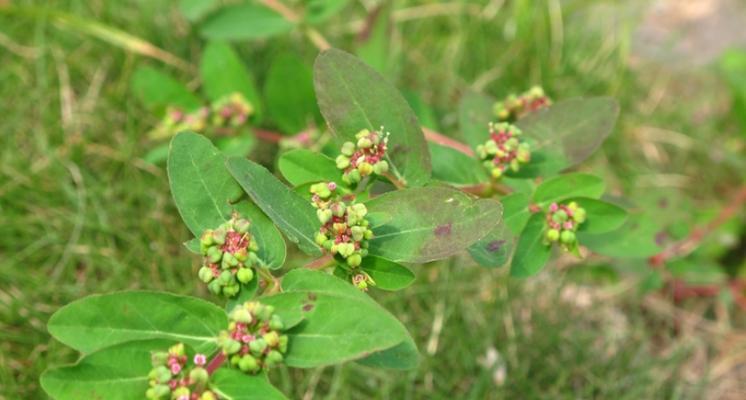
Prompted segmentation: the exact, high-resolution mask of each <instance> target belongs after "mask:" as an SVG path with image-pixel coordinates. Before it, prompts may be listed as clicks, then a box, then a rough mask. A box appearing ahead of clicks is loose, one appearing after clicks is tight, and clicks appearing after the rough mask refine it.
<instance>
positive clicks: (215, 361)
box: [205, 350, 225, 375]
mask: <svg viewBox="0 0 746 400" xmlns="http://www.w3.org/2000/svg"><path fill="white" fill-rule="evenodd" d="M224 362H225V353H223V351H222V350H221V351H220V352H219V353H218V354H217V355H215V357H213V358H212V360H210V362H209V363H207V367H206V368H205V369H206V370H207V373H208V374H210V375H212V373H213V372H215V370H216V369H218V368H220V366H221V365H223V363H224Z"/></svg>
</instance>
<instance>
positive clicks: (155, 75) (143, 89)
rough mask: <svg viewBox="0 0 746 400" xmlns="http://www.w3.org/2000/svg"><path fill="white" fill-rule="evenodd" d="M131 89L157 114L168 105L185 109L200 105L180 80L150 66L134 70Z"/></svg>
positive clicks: (197, 99) (193, 108) (194, 108)
mask: <svg viewBox="0 0 746 400" xmlns="http://www.w3.org/2000/svg"><path fill="white" fill-rule="evenodd" d="M132 89H133V91H134V92H135V95H136V96H137V97H138V98H139V99H140V101H142V103H143V104H144V105H145V107H147V108H148V109H149V110H151V111H153V112H156V113H158V114H161V113H163V112H164V111H165V110H166V108H167V107H169V106H172V107H180V108H182V109H184V110H186V111H193V110H196V109H197V108H199V107H201V106H202V103H201V102H200V100H199V98H198V97H197V96H195V95H194V94H193V93H192V92H191V91H189V89H187V88H186V86H184V85H183V84H182V83H181V82H179V81H177V80H176V79H174V78H173V77H171V76H170V75H168V74H166V73H163V72H161V71H159V70H157V69H155V68H152V67H147V66H141V67H138V68H137V69H136V70H135V73H134V75H133V76H132Z"/></svg>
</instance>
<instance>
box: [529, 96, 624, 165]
mask: <svg viewBox="0 0 746 400" xmlns="http://www.w3.org/2000/svg"><path fill="white" fill-rule="evenodd" d="M618 116H619V105H618V104H617V102H616V100H614V99H612V98H609V97H594V98H589V99H580V98H578V99H569V100H564V101H560V102H558V103H555V104H553V105H552V106H550V107H548V108H544V109H542V110H539V111H536V112H533V113H531V114H529V115H528V116H526V117H524V118H522V119H521V120H519V121H518V122H517V125H518V127H519V128H521V130H523V133H524V134H525V135H526V136H527V137H529V138H531V139H532V143H531V151H532V161H531V162H530V163H529V166H530V165H531V164H532V163H534V162H535V160H533V158H534V153H533V152H536V151H538V152H539V153H540V154H541V156H542V158H543V159H544V160H548V161H549V162H548V164H549V165H551V169H553V170H554V172H558V171H559V170H562V169H565V168H568V167H571V166H573V165H577V164H579V163H581V162H583V161H584V160H585V159H586V158H588V157H589V156H590V155H591V154H593V152H594V151H596V149H598V147H599V146H600V145H601V143H603V142H604V140H606V137H607V136H609V134H611V132H612V131H613V129H614V124H615V123H616V119H617V117H618ZM549 169H550V168H545V169H544V171H542V172H544V173H545V175H546V174H547V172H548V171H547V170H549Z"/></svg>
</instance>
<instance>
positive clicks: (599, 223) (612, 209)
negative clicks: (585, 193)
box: [568, 197, 627, 234]
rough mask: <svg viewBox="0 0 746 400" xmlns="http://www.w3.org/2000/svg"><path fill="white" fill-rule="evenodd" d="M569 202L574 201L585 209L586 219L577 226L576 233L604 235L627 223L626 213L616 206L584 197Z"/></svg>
mask: <svg viewBox="0 0 746 400" xmlns="http://www.w3.org/2000/svg"><path fill="white" fill-rule="evenodd" d="M569 201H575V202H577V203H578V205H579V206H580V207H582V208H584V209H585V214H586V219H585V222H583V223H582V224H580V225H579V226H578V232H583V233H587V234H596V233H606V232H609V231H613V230H614V229H617V228H619V227H620V226H622V225H624V222H625V221H627V211H625V210H624V209H623V208H621V207H619V206H617V205H614V204H611V203H607V202H605V201H601V200H597V199H590V198H586V197H576V198H571V199H568V202H569Z"/></svg>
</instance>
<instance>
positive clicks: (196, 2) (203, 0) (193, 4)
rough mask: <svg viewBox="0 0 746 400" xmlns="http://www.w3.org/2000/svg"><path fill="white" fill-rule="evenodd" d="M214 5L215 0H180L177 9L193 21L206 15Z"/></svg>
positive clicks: (216, 3)
mask: <svg viewBox="0 0 746 400" xmlns="http://www.w3.org/2000/svg"><path fill="white" fill-rule="evenodd" d="M216 5H218V1H217V0H181V1H180V2H179V10H180V11H181V13H182V14H184V17H186V19H188V20H189V21H192V22H194V21H198V20H199V19H201V18H202V17H204V16H205V15H207V14H208V13H209V12H210V11H212V10H213V9H214V8H215V6H216Z"/></svg>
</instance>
